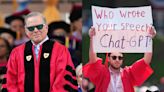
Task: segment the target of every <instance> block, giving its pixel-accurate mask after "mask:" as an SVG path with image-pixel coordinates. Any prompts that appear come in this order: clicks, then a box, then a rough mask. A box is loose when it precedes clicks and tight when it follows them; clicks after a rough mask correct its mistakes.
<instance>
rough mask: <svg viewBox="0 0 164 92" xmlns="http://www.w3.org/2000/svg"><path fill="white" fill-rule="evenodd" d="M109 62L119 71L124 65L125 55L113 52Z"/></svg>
mask: <svg viewBox="0 0 164 92" xmlns="http://www.w3.org/2000/svg"><path fill="white" fill-rule="evenodd" d="M109 62H110V65H111V67H112V68H114V69H119V68H120V67H121V65H122V63H123V54H122V53H119V52H112V53H111V54H110V56H109Z"/></svg>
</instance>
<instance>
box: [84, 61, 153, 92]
mask: <svg viewBox="0 0 164 92" xmlns="http://www.w3.org/2000/svg"><path fill="white" fill-rule="evenodd" d="M152 73H153V70H152V69H151V68H150V66H149V65H147V64H146V63H145V62H144V59H140V60H138V61H137V62H135V63H134V64H133V65H131V66H129V67H125V68H123V70H122V72H121V79H122V83H123V90H124V92H134V88H133V86H139V85H141V84H142V83H143V82H144V81H145V80H146V79H147V78H148V77H149V76H150V75H151V74H152ZM83 74H84V77H86V78H89V79H90V81H91V82H92V83H93V84H94V85H95V86H96V89H95V92H107V88H108V85H109V82H110V72H109V69H108V68H107V67H105V65H103V64H102V60H101V59H99V60H97V62H96V63H92V64H86V65H85V66H83Z"/></svg>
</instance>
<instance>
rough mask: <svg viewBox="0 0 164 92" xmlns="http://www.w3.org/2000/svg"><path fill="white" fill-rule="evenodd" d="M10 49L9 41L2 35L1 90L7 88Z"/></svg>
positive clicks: (0, 41) (0, 40) (0, 57)
mask: <svg viewBox="0 0 164 92" xmlns="http://www.w3.org/2000/svg"><path fill="white" fill-rule="evenodd" d="M10 50H11V47H10V45H9V43H8V41H7V40H5V39H3V38H1V37H0V52H1V53H0V92H5V90H6V84H5V83H6V82H5V74H6V70H7V69H6V65H7V60H8V57H9V54H10Z"/></svg>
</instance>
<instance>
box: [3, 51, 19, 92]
mask: <svg viewBox="0 0 164 92" xmlns="http://www.w3.org/2000/svg"><path fill="white" fill-rule="evenodd" d="M16 55H17V53H16V49H14V50H13V51H12V52H11V54H10V57H9V60H8V64H7V74H6V78H7V90H8V91H9V92H18V85H17V83H18V81H17V78H18V72H17V71H18V68H17V66H18V65H17V60H16Z"/></svg>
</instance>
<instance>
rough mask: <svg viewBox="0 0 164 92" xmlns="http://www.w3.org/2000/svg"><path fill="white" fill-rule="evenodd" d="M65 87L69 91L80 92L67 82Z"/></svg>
mask: <svg viewBox="0 0 164 92" xmlns="http://www.w3.org/2000/svg"><path fill="white" fill-rule="evenodd" d="M64 89H65V90H67V91H68V92H78V90H76V89H74V88H72V87H71V86H70V85H68V84H66V85H64Z"/></svg>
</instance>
